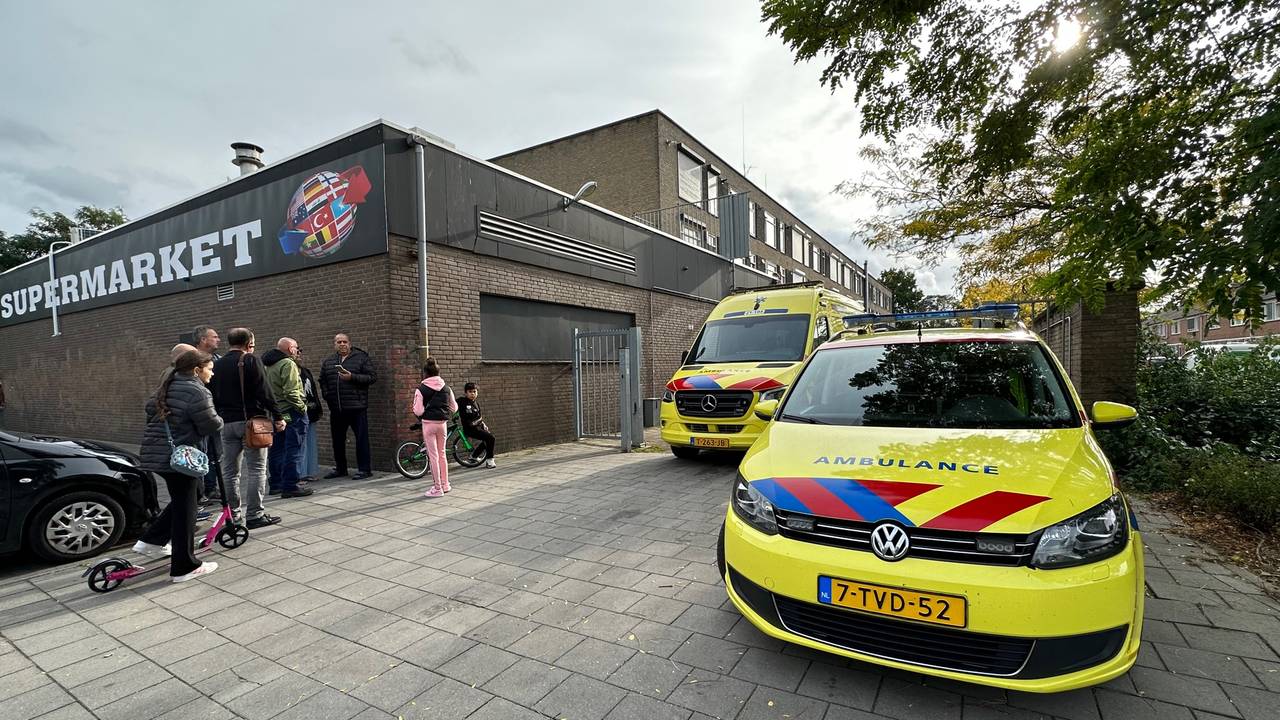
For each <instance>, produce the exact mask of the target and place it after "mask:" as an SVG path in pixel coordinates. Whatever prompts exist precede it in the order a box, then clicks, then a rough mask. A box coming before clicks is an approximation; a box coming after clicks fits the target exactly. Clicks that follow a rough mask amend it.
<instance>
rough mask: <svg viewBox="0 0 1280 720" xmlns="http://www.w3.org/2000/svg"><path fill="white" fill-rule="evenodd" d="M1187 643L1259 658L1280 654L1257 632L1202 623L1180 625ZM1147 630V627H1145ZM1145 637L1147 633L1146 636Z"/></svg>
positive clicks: (1267, 658)
mask: <svg viewBox="0 0 1280 720" xmlns="http://www.w3.org/2000/svg"><path fill="white" fill-rule="evenodd" d="M1178 629H1179V630H1180V631H1181V634H1182V636H1183V637H1184V638H1186V644H1187V645H1189V646H1191V647H1193V648H1197V649H1199V650H1210V651H1212V652H1219V653H1225V654H1229V655H1231V654H1234V655H1240V656H1242V657H1252V658H1258V659H1259V660H1277V659H1280V656H1277V655H1276V652H1275V651H1274V650H1272V649H1271V647H1269V646H1268V645H1267V644H1266V643H1265V642H1263V640H1262V638H1260V637H1258V635H1256V634H1255V633H1252V632H1247V631H1243V630H1228V629H1225V628H1220V627H1216V628H1215V627H1205V626H1202V625H1179V626H1178ZM1144 630H1145V628H1144ZM1143 637H1145V634H1144V636H1143Z"/></svg>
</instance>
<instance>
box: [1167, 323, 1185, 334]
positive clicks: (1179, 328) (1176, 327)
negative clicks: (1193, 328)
mask: <svg viewBox="0 0 1280 720" xmlns="http://www.w3.org/2000/svg"><path fill="white" fill-rule="evenodd" d="M1169 334H1170V335H1181V334H1182V321H1181V320H1174V321H1173V329H1172V330H1170V331H1169Z"/></svg>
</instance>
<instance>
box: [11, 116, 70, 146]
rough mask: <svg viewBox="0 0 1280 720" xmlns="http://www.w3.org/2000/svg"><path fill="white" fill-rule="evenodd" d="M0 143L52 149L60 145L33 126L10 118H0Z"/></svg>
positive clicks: (47, 134)
mask: <svg viewBox="0 0 1280 720" xmlns="http://www.w3.org/2000/svg"><path fill="white" fill-rule="evenodd" d="M0 143H3V144H6V145H15V146H19V147H26V148H31V147H54V146H57V145H59V144H60V143H58V142H57V141H55V140H54V139H53V138H52V137H51V136H50V135H49V133H47V132H45V131H44V130H42V129H40V128H38V127H36V126H35V125H29V124H27V123H24V122H22V121H21V120H15V119H14V118H10V117H0Z"/></svg>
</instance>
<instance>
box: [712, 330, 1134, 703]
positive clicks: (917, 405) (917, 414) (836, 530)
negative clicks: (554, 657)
mask: <svg viewBox="0 0 1280 720" xmlns="http://www.w3.org/2000/svg"><path fill="white" fill-rule="evenodd" d="M1007 311H1009V308H1004V309H1003V310H1001V309H992V310H984V311H980V312H973V311H952V314H953V316H956V317H965V316H973V315H980V316H981V315H996V314H998V312H1007ZM1012 312H1016V307H1013V308H1012ZM939 314H941V313H932V314H925V315H939ZM903 318H906V319H908V320H910V319H912V316H910V315H899V316H896V317H895V318H893V319H895V320H902V319H903ZM850 321H851V323H852V322H855V321H856V319H853V318H851V319H850ZM1011 324H1012V323H1010V325H1011ZM756 412H757V413H759V414H760V415H761V416H763V417H764V418H767V419H769V424H768V426H767V427H766V428H765V429H764V431H763V433H762V434H761V436H760V439H759V440H758V441H757V442H756V444H755V445H754V446H753V447H752V448H751V451H750V452H748V453H747V455H746V456H745V457H744V458H743V460H742V463H741V465H740V466H739V468H738V477H737V479H736V481H735V482H734V487H733V490H732V495H731V499H730V503H729V504H730V507H729V510H728V513H727V516H726V519H725V525H724V528H723V529H722V531H721V540H720V547H719V553H718V561H719V563H720V570H721V573H722V575H723V576H724V578H725V585H726V588H727V589H728V593H729V597H730V598H731V599H732V601H733V604H734V605H735V606H737V608H738V610H739V611H740V612H741V613H742V614H743V615H744V616H745V617H746V618H747V619H748V620H750V621H751V623H752V624H754V625H755V626H756V627H757V628H759V629H760V630H761V631H763V632H765V633H767V634H769V635H772V636H774V637H777V638H781V639H783V640H787V641H790V642H792V643H796V644H798V645H803V646H806V647H809V648H813V649H816V650H823V651H826V652H830V653H835V654H837V655H842V656H845V657H849V658H855V659H857V660H862V661H866V662H870V663H877V664H881V665H887V666H890V667H895V668H900V669H904V670H912V671H915V672H920V673H925V674H929V675H937V676H940V677H945V678H952V679H956V680H964V681H968V682H974V683H981V684H985V685H993V686H997V687H1002V688H1008V689H1016V690H1026V691H1032V692H1056V691H1062V690H1070V689H1074V688H1080V687H1085V686H1088V685H1093V684H1097V683H1102V682H1105V681H1107V680H1110V679H1111V678H1114V677H1116V676H1118V675H1121V674H1123V673H1124V672H1126V671H1127V670H1128V669H1129V667H1130V666H1132V665H1133V663H1134V660H1135V658H1136V657H1137V654H1138V647H1139V641H1140V635H1141V630H1142V609H1143V567H1142V541H1141V537H1140V535H1139V532H1138V523H1137V518H1136V517H1135V516H1134V515H1133V514H1132V513H1131V512H1130V510H1129V507H1128V504H1127V502H1126V500H1125V498H1124V496H1123V495H1122V494H1121V493H1120V491H1119V489H1118V488H1117V487H1116V484H1115V478H1114V474H1113V472H1112V470H1111V467H1110V465H1109V464H1108V462H1107V459H1106V457H1105V456H1104V455H1103V453H1102V450H1101V449H1100V447H1099V445H1098V441H1097V439H1096V437H1095V436H1094V432H1095V430H1101V429H1103V428H1107V427H1118V426H1122V425H1125V424H1128V423H1130V422H1132V421H1133V420H1134V418H1136V413H1135V412H1134V410H1133V408H1131V407H1128V406H1126V405H1119V404H1116V403H1108V402H1097V403H1094V404H1093V406H1092V408H1091V409H1090V412H1088V413H1086V412H1085V409H1084V408H1083V406H1082V405H1081V402H1080V398H1079V396H1078V395H1077V394H1076V392H1075V389H1074V388H1073V387H1072V386H1071V383H1070V381H1069V380H1068V379H1067V376H1066V373H1065V372H1064V371H1063V369H1062V367H1061V366H1060V365H1059V364H1058V361H1057V360H1056V358H1054V356H1053V354H1052V353H1051V352H1050V351H1049V349H1048V348H1047V347H1046V346H1045V345H1044V343H1043V342H1042V341H1041V340H1040V339H1039V338H1038V337H1036V336H1035V335H1034V334H1033V333H1031V332H1028V331H1027V330H1025V329H1023V328H1020V327H1018V328H1015V327H1005V328H1003V329H999V328H989V329H977V328H974V329H965V328H948V329H925V328H923V326H921V327H919V328H917V329H913V330H906V331H894V332H885V333H866V334H861V335H852V334H850V333H846V334H845V336H843V337H840V338H836V339H834V340H833V341H832V342H828V343H826V344H825V345H823V346H822V347H821V348H819V349H818V350H817V351H815V352H814V353H813V355H812V356H811V357H810V358H809V360H808V362H807V363H806V364H805V365H804V367H803V369H801V370H800V371H799V373H798V376H797V377H796V379H795V381H794V383H793V385H792V387H791V389H790V390H789V391H788V392H787V394H786V397H785V399H784V400H783V401H782V402H781V403H777V402H767V403H759V404H757V406H756Z"/></svg>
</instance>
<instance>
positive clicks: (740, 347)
mask: <svg viewBox="0 0 1280 720" xmlns="http://www.w3.org/2000/svg"><path fill="white" fill-rule="evenodd" d="M808 340H809V316H808V315H805V314H800V313H795V314H788V315H753V316H751V317H737V318H729V319H725V320H713V321H711V322H709V323H707V324H706V326H705V327H703V328H702V333H701V334H699V335H698V340H697V341H696V342H694V344H693V350H692V351H691V352H690V353H689V359H688V360H687V361H686V362H690V363H695V362H696V363H726V362H761V361H766V360H803V359H804V346H805V344H806V343H807V342H808Z"/></svg>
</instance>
